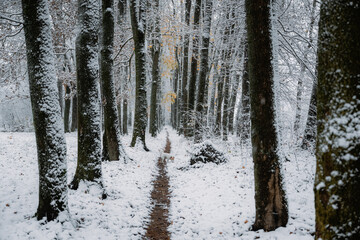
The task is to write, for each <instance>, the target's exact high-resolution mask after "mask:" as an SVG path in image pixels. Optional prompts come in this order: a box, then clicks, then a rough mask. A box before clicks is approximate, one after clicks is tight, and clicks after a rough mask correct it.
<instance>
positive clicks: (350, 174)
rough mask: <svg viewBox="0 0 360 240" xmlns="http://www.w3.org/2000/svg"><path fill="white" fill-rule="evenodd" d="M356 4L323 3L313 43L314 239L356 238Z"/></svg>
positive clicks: (359, 48)
mask: <svg viewBox="0 0 360 240" xmlns="http://www.w3.org/2000/svg"><path fill="white" fill-rule="evenodd" d="M359 23H360V3H359V2H358V1H350V0H342V1H340V0H334V1H333V0H325V1H323V2H322V6H321V11H320V23H319V47H318V91H317V96H318V99H317V100H318V105H317V118H318V125H317V126H318V128H317V132H318V138H317V143H316V160H317V166H316V176H315V186H314V191H315V210H316V238H317V239H320V238H321V239H360V205H359V204H358V202H357V201H358V196H359V195H360V174H359V170H360V160H359V156H360V135H359V126H360V120H359V119H360V24H359Z"/></svg>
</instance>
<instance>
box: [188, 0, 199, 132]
mask: <svg viewBox="0 0 360 240" xmlns="http://www.w3.org/2000/svg"><path fill="white" fill-rule="evenodd" d="M200 10H201V0H195V2H194V23H193V27H194V31H193V34H194V36H193V48H192V54H191V67H190V79H189V99H188V109H187V111H188V113H187V114H186V115H187V116H188V118H187V122H188V124H191V125H189V126H188V129H187V134H186V135H187V136H189V137H191V136H193V135H194V124H193V123H194V121H195V120H196V119H194V118H195V116H194V115H195V114H194V110H195V94H196V78H197V73H198V58H199V41H200V39H199V30H200V28H199V22H200V14H201V13H200ZM201 91H203V89H201Z"/></svg>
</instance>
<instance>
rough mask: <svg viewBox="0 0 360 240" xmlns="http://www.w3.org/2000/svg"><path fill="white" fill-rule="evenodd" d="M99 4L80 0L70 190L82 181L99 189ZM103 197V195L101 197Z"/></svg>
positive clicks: (100, 176)
mask: <svg viewBox="0 0 360 240" xmlns="http://www.w3.org/2000/svg"><path fill="white" fill-rule="evenodd" d="M99 13H100V11H99V1H98V0H79V1H78V14H79V30H80V32H79V34H78V36H77V39H76V68H77V69H76V70H77V71H76V74H77V96H78V161H77V167H76V172H75V176H74V179H73V180H72V182H71V184H70V187H71V188H72V189H77V188H78V186H79V183H80V181H81V180H84V181H92V182H95V183H98V184H99V185H100V186H102V171H101V116H100V90H99V66H98V49H99V48H98V32H99ZM103 197H105V195H103Z"/></svg>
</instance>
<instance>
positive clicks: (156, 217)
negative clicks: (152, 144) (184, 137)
mask: <svg viewBox="0 0 360 240" xmlns="http://www.w3.org/2000/svg"><path fill="white" fill-rule="evenodd" d="M170 151H171V143H170V140H169V133H168V134H167V137H166V146H165V150H164V153H170ZM166 160H167V159H166V158H165V157H164V159H163V158H161V157H159V159H158V162H157V167H158V169H159V173H158V176H157V177H156V179H155V180H154V189H153V190H152V192H151V201H152V204H153V205H154V208H153V210H152V212H151V214H150V223H149V226H147V228H146V234H145V238H146V239H151V240H155V239H156V240H163V239H170V233H169V232H168V230H167V229H168V227H169V225H170V223H169V220H168V214H169V206H170V198H169V197H170V193H169V177H168V176H167V171H166V164H167V162H166Z"/></svg>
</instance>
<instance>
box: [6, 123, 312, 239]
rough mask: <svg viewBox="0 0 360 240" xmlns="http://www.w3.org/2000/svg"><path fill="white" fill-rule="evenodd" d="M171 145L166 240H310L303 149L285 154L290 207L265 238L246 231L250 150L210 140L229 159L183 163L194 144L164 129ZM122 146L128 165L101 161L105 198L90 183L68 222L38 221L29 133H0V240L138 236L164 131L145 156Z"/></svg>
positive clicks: (307, 163) (308, 170) (70, 139)
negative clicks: (284, 223)
mask: <svg viewBox="0 0 360 240" xmlns="http://www.w3.org/2000/svg"><path fill="white" fill-rule="evenodd" d="M167 131H168V132H169V139H170V141H171V155H172V156H174V157H175V159H174V161H171V160H170V161H169V162H168V175H169V178H170V188H171V189H170V192H171V200H170V201H171V203H170V209H169V213H170V216H169V221H170V228H169V231H170V233H171V239H181V240H183V239H313V238H314V237H313V235H312V234H313V232H314V231H315V226H314V220H315V219H314V218H315V215H314V195H313V179H314V173H315V158H314V156H313V155H311V154H310V153H309V152H307V151H301V150H297V151H292V152H286V154H287V157H288V159H289V160H290V161H288V162H285V163H284V165H283V170H284V173H285V179H284V180H285V189H286V192H287V196H288V202H289V222H288V225H287V227H286V228H279V229H277V230H276V231H273V232H268V233H265V232H263V231H258V232H253V231H250V230H249V228H250V226H251V224H252V223H253V222H254V219H255V201H254V178H253V163H252V159H251V154H250V149H241V147H240V146H239V145H238V144H237V143H236V141H237V138H236V137H233V138H232V137H230V139H229V141H228V142H221V141H217V140H215V139H212V141H213V143H214V145H215V146H216V147H217V148H218V149H219V150H221V151H223V152H224V153H225V154H226V156H227V157H228V159H229V161H228V162H227V163H225V164H220V165H216V164H213V163H208V164H204V165H201V166H200V167H197V168H193V167H188V166H189V160H190V153H189V152H191V149H192V147H193V143H192V142H189V141H187V140H186V139H184V138H183V137H181V136H178V135H177V134H176V132H175V131H174V130H172V129H171V128H170V127H168V128H167ZM122 140H123V144H124V145H125V149H126V151H127V153H128V154H129V156H130V157H131V158H132V159H133V160H134V161H133V162H131V163H128V164H124V163H122V162H105V163H104V164H103V175H104V184H105V188H106V191H107V194H108V198H107V199H105V200H101V198H100V196H101V191H100V189H98V188H97V187H96V186H94V185H91V184H90V185H89V184H82V185H81V186H80V187H79V189H78V190H77V191H73V190H69V209H70V216H71V217H70V219H71V220H70V221H68V220H66V219H67V218H66V216H61V217H60V218H59V220H58V221H53V222H50V223H46V224H45V223H44V222H42V221H37V220H36V218H34V217H33V216H34V213H35V212H36V208H37V204H38V169H37V157H36V142H35V135H34V133H0V142H1V145H0V174H1V182H0V239H4V240H5V239H87V240H88V239H142V238H143V236H144V234H145V231H146V230H145V227H146V225H147V223H148V221H149V215H150V212H151V209H152V205H151V200H150V192H151V190H152V181H153V180H154V178H155V175H156V174H157V169H156V160H157V158H158V157H159V156H160V154H161V151H162V149H163V148H164V147H165V141H166V130H163V131H162V132H161V133H160V134H159V135H158V137H157V138H151V137H150V136H147V145H148V147H149V148H150V150H151V151H150V152H145V151H144V150H143V149H142V148H141V147H135V148H130V147H129V143H130V140H131V138H130V136H129V135H127V136H124V137H123V139H122ZM66 143H67V150H68V152H67V154H68V158H67V159H68V182H70V181H71V179H72V176H73V174H74V172H75V168H76V153H77V140H76V133H71V134H66Z"/></svg>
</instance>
